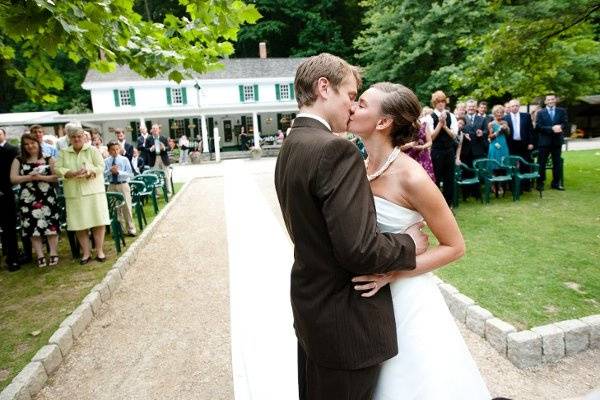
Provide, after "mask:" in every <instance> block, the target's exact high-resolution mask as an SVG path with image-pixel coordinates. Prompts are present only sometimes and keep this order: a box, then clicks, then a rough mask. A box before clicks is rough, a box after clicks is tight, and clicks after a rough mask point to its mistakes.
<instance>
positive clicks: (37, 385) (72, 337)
mask: <svg viewBox="0 0 600 400" xmlns="http://www.w3.org/2000/svg"><path fill="white" fill-rule="evenodd" d="M195 179H201V178H194V179H191V180H189V181H187V182H186V183H185V184H184V185H183V187H182V188H181V189H180V190H179V192H178V193H176V194H175V195H174V196H173V197H172V198H171V200H170V201H169V202H168V203H167V204H166V205H165V207H164V208H163V209H162V210H161V211H160V212H159V213H158V215H157V216H156V217H155V218H154V220H152V222H150V224H148V225H146V227H145V228H144V230H143V231H142V232H141V233H140V235H139V236H138V237H137V239H136V240H135V241H134V242H133V243H131V244H130V245H129V246H128V248H127V250H126V251H125V252H124V253H123V254H121V256H120V257H119V258H118V259H117V260H116V261H115V263H114V265H113V266H112V268H111V269H110V270H109V271H108V272H107V273H106V276H105V277H104V279H103V280H102V281H101V282H100V283H99V284H97V285H96V286H94V287H93V288H92V289H91V291H90V293H89V294H88V295H87V296H86V297H85V298H84V299H83V300H82V301H81V304H80V305H79V307H77V308H76V309H75V310H74V311H73V312H72V313H71V314H70V315H69V316H68V317H67V318H65V320H64V321H63V322H62V323H61V324H60V326H59V328H58V329H57V330H56V331H55V332H54V334H53V335H52V336H51V337H50V339H48V344H47V345H45V346H44V347H42V348H41V349H40V350H39V351H38V352H37V353H36V354H35V355H34V356H33V358H32V359H31V362H30V363H29V364H27V365H26V366H25V367H24V368H23V369H22V370H21V372H19V374H18V375H17V376H15V377H14V378H13V380H12V382H11V383H10V384H9V385H8V386H6V387H5V388H4V390H3V391H2V392H1V393H0V400H31V398H33V397H34V396H35V395H36V394H37V393H38V392H39V391H40V390H42V388H43V387H44V386H45V385H46V382H47V380H48V378H49V377H50V376H51V375H52V374H53V373H54V372H55V371H56V370H57V369H58V367H59V366H60V364H61V363H62V362H63V360H64V359H65V358H66V357H67V354H69V352H70V351H71V348H72V347H73V344H74V342H75V341H76V340H77V339H78V338H79V337H80V336H81V334H82V333H83V332H84V331H85V329H86V328H87V327H88V326H89V325H90V323H91V322H92V320H93V319H94V317H95V316H96V317H97V316H98V315H99V314H98V313H99V312H100V306H101V305H102V303H106V302H108V301H109V300H110V298H111V297H112V296H114V295H115V294H116V292H117V290H118V288H119V285H120V284H121V282H122V281H123V278H124V277H125V274H126V273H127V271H128V270H129V268H131V267H132V266H133V264H134V262H135V261H136V259H137V256H138V253H139V251H140V250H141V249H142V247H143V246H144V244H145V243H146V242H147V240H148V238H149V237H150V236H151V235H152V234H153V231H154V230H155V228H156V226H157V225H158V224H159V223H160V222H161V221H162V220H163V219H164V218H165V217H166V216H167V215H168V213H169V211H170V210H171V208H172V207H173V204H175V203H176V202H177V201H178V200H179V198H181V196H180V195H181V193H183V192H185V191H186V190H187V188H188V187H189V185H190V184H191V183H192V182H193V181H194V180H195Z"/></svg>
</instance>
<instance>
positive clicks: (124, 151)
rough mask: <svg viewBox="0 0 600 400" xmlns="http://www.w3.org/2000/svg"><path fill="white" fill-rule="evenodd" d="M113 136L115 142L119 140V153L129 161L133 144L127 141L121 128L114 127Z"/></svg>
mask: <svg viewBox="0 0 600 400" xmlns="http://www.w3.org/2000/svg"><path fill="white" fill-rule="evenodd" d="M115 137H116V138H117V142H119V147H120V149H121V150H120V151H121V153H120V154H121V155H122V156H125V157H127V159H128V160H129V161H131V157H133V146H132V145H131V144H130V143H127V139H126V138H125V131H124V130H123V128H115Z"/></svg>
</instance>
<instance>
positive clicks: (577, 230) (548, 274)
mask: <svg viewBox="0 0 600 400" xmlns="http://www.w3.org/2000/svg"><path fill="white" fill-rule="evenodd" d="M563 157H564V159H565V187H566V189H567V190H566V191H564V192H559V191H556V190H550V189H548V188H546V190H545V191H544V192H543V196H544V197H543V199H540V198H539V196H538V193H537V192H535V191H532V192H530V193H525V195H524V196H523V197H521V201H519V202H513V201H512V199H511V196H510V193H507V194H506V196H505V198H501V199H494V198H492V200H491V202H490V204H489V205H485V206H484V205H482V204H481V203H477V202H475V201H474V200H473V199H469V200H468V201H467V202H466V203H461V204H460V207H459V208H457V209H456V218H457V220H458V222H459V225H460V227H461V230H462V232H463V235H464V237H465V240H466V244H467V253H466V255H465V257H464V258H463V259H461V260H459V261H458V262H456V263H454V264H453V265H452V266H449V267H447V268H444V269H442V270H439V271H438V272H437V274H438V275H439V276H440V277H441V278H442V279H443V280H445V281H447V282H448V283H451V284H452V285H454V286H456V287H457V288H458V289H459V290H460V291H461V292H462V293H464V294H466V295H467V296H469V297H471V298H473V299H474V300H475V301H476V302H477V303H479V304H480V305H481V306H482V307H484V308H487V309H488V310H490V311H491V312H492V313H493V314H494V315H495V316H497V317H499V318H501V319H503V320H505V321H507V322H510V323H512V324H514V325H515V326H516V327H517V328H518V329H524V328H529V327H532V326H538V325H543V324H547V323H551V322H555V321H560V320H565V319H572V318H580V317H583V316H586V315H590V314H598V313H600V150H591V151H571V152H566V153H563ZM550 176H551V172H549V175H547V185H548V184H549V182H550Z"/></svg>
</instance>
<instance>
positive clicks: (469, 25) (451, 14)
mask: <svg viewBox="0 0 600 400" xmlns="http://www.w3.org/2000/svg"><path fill="white" fill-rule="evenodd" d="M363 5H364V6H365V7H367V12H366V16H365V21H364V22H365V25H366V29H365V30H363V31H362V32H361V34H360V35H359V37H358V38H357V39H356V40H355V41H354V45H355V48H356V49H357V51H358V55H357V58H358V60H359V62H360V63H361V65H363V66H364V74H365V80H366V81H367V83H373V82H376V81H393V82H398V83H402V84H404V85H406V86H408V87H410V88H412V89H413V90H414V91H415V93H416V94H417V96H418V97H419V98H420V99H421V101H423V102H428V100H429V97H430V95H431V93H432V92H433V91H435V90H437V89H441V90H444V91H445V92H446V94H447V95H453V94H459V93H458V92H457V91H456V90H455V89H454V88H453V87H452V86H451V85H450V82H449V77H450V75H451V74H452V73H454V72H455V71H456V70H457V69H458V68H460V65H461V63H462V61H463V60H464V59H465V57H466V56H467V49H466V48H462V47H459V46H458V44H457V42H458V40H459V39H462V38H465V37H469V36H471V35H473V34H477V33H483V32H484V30H485V29H486V27H487V26H489V24H493V23H494V21H495V16H494V15H493V13H492V12H491V10H490V9H489V7H488V5H489V4H488V1H487V0H467V1H464V0H444V1H433V2H432V1H426V0H404V1H393V0H366V1H365V2H364V3H363Z"/></svg>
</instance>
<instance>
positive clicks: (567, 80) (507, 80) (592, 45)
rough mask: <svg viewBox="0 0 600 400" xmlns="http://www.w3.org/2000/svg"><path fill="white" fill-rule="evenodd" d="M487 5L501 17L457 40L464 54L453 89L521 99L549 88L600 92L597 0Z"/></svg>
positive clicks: (574, 93) (563, 92) (569, 93)
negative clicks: (485, 29) (486, 28)
mask: <svg viewBox="0 0 600 400" xmlns="http://www.w3.org/2000/svg"><path fill="white" fill-rule="evenodd" d="M490 7H491V8H492V9H493V10H494V12H495V13H496V14H497V15H499V16H500V18H501V20H502V22H501V23H499V24H497V25H496V26H492V27H491V29H490V30H489V31H488V32H485V33H484V34H482V35H480V36H476V37H467V38H463V40H461V41H460V44H461V45H462V46H463V47H464V48H465V49H468V50H469V56H468V57H467V59H466V61H465V63H464V66H463V67H462V68H460V69H457V70H455V71H454V73H453V75H452V77H451V82H452V85H453V88H454V89H455V90H457V91H461V92H470V93H472V94H473V95H475V96H479V97H489V96H493V95H494V96H503V95H507V94H509V95H511V96H513V97H521V98H523V99H524V100H531V99H532V98H534V97H537V96H542V95H544V94H546V93H549V92H556V93H557V94H559V95H560V96H561V97H562V98H564V99H567V100H569V99H571V100H572V99H575V98H577V97H579V96H582V95H588V94H597V93H598V92H599V91H600V43H599V42H598V18H599V16H600V1H598V0H593V1H592V0H540V1H536V2H535V4H534V5H533V6H532V4H531V3H530V2H524V1H497V2H495V3H493V4H492V5H491V6H490Z"/></svg>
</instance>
